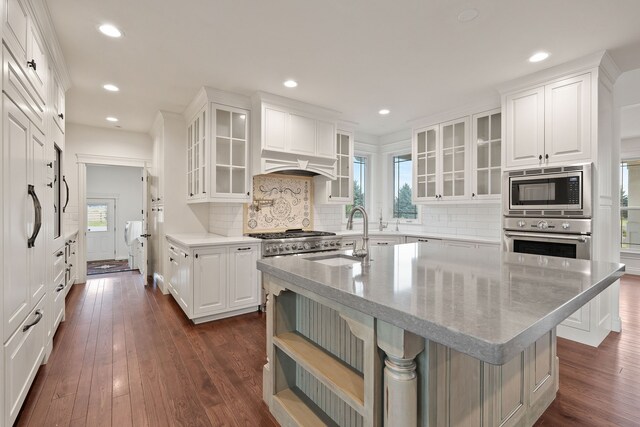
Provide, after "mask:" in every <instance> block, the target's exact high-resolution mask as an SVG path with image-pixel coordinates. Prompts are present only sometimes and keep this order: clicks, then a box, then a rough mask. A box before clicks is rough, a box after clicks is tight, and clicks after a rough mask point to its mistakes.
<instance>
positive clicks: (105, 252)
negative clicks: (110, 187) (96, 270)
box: [87, 199, 116, 261]
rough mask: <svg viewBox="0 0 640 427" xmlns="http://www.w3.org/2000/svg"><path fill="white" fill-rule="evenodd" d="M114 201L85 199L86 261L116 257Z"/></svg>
mask: <svg viewBox="0 0 640 427" xmlns="http://www.w3.org/2000/svg"><path fill="white" fill-rule="evenodd" d="M115 211H116V203H115V199H87V261H99V260H105V259H115V257H116V215H115Z"/></svg>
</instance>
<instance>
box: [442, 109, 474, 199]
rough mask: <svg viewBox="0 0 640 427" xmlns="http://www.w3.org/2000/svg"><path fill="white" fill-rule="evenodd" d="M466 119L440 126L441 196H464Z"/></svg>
mask: <svg viewBox="0 0 640 427" xmlns="http://www.w3.org/2000/svg"><path fill="white" fill-rule="evenodd" d="M467 124H468V119H461V120H456V121H453V122H448V123H444V124H442V125H441V127H440V128H441V132H442V151H441V154H442V196H443V197H463V196H464V195H465V179H466V177H465V168H466V156H467V153H466V141H467V138H466V133H467V128H468V126H467Z"/></svg>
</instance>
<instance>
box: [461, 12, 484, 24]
mask: <svg viewBox="0 0 640 427" xmlns="http://www.w3.org/2000/svg"><path fill="white" fill-rule="evenodd" d="M478 15H480V12H478V9H465V10H463V11H462V12H460V13H459V14H458V21H459V22H469V21H473V20H474V19H476V18H477V17H478Z"/></svg>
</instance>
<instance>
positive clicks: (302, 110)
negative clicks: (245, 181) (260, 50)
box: [253, 93, 337, 179]
mask: <svg viewBox="0 0 640 427" xmlns="http://www.w3.org/2000/svg"><path fill="white" fill-rule="evenodd" d="M253 106H254V108H253V110H254V111H256V112H257V111H259V112H260V117H257V118H255V120H254V123H255V124H254V132H255V133H256V134H259V135H260V138H259V139H256V140H255V142H254V150H255V151H254V152H255V153H256V154H259V156H258V155H256V157H255V158H254V160H253V172H254V174H262V173H269V172H279V171H285V170H290V169H297V170H306V171H309V172H312V173H317V174H320V175H323V176H325V177H327V178H329V179H335V178H336V172H337V170H336V161H337V159H336V153H337V152H336V142H335V138H336V117H337V113H336V112H333V111H331V110H326V109H324V108H320V107H316V106H313V105H308V104H304V103H301V102H298V101H294V100H290V99H287V98H282V97H279V96H276V95H270V94H264V93H258V94H256V96H255V97H254V104H253Z"/></svg>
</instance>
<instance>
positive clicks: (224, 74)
mask: <svg viewBox="0 0 640 427" xmlns="http://www.w3.org/2000/svg"><path fill="white" fill-rule="evenodd" d="M48 5H49V8H50V11H51V16H52V18H53V23H54V26H55V28H56V32H57V34H58V37H59V41H60V44H61V47H62V51H63V53H64V56H65V59H66V62H67V65H68V67H69V70H70V75H71V80H72V87H71V89H70V90H69V91H68V92H67V117H68V119H69V121H71V122H76V123H82V124H87V125H93V126H106V127H112V126H113V125H111V124H108V123H107V122H105V120H104V118H105V117H106V116H116V117H118V118H120V122H119V123H118V125H120V126H121V127H122V128H123V129H127V130H132V131H142V132H147V131H148V130H149V128H150V127H151V123H152V121H153V118H154V115H155V113H156V112H157V111H158V110H160V109H162V110H168V111H174V112H182V111H183V110H184V108H185V107H186V105H187V104H188V103H189V101H190V100H191V98H192V97H193V96H194V95H195V94H196V92H197V90H198V88H200V87H201V86H203V85H206V86H211V87H215V88H218V89H223V90H228V91H232V92H237V93H243V94H246V95H250V94H252V93H253V92H255V91H257V90H263V91H267V92H271V93H275V94H278V95H283V96H288V97H291V98H296V99H299V100H302V101H306V102H309V103H313V104H317V105H321V106H324V107H329V108H332V109H335V110H338V111H340V112H342V113H343V118H344V119H346V120H350V121H354V122H357V123H358V124H359V126H358V129H359V130H360V131H363V132H367V133H370V134H373V135H383V134H387V133H390V132H394V131H397V130H400V129H404V128H407V127H408V124H407V121H408V120H411V119H415V118H417V117H422V116H426V115H430V114H434V113H437V112H441V111H444V110H448V109H451V108H455V107H459V106H461V105H464V104H465V103H468V102H478V101H479V100H483V99H493V98H492V97H495V96H496V93H495V91H494V90H493V89H492V88H493V87H495V86H496V85H497V84H499V83H501V82H505V81H507V80H510V79H513V78H516V77H520V76H523V75H526V74H529V73H531V72H534V71H536V70H539V69H542V68H546V67H549V66H552V65H556V64H560V63H563V62H566V61H568V60H571V59H575V58H578V57H580V56H583V55H586V54H590V53H593V52H596V51H599V50H604V49H609V50H610V51H611V52H612V55H613V58H614V60H615V61H616V62H617V63H618V65H619V66H620V67H621V68H622V69H623V71H624V70H629V69H634V68H639V67H640V23H639V20H638V18H639V17H640V1H638V0H615V1H604V0H562V1H558V0H535V1H531V0H500V1H497V0H395V1H388V0H387V1H384V0H348V1H347V0H321V1H311V0H306V1H305V0H267V1H265V0H253V1H251V0H226V1H221V0H189V1H178V0H134V1H131V0H109V1H104V0H83V1H77V0H48ZM467 8H476V9H478V10H479V11H480V15H479V17H478V18H477V19H475V20H474V21H471V22H468V23H460V22H458V20H457V18H456V17H457V15H458V14H459V13H460V12H461V11H462V10H464V9H467ZM104 22H110V23H113V24H116V25H117V26H118V27H120V28H121V29H122V30H123V31H124V33H125V37H123V38H121V39H110V38H107V37H104V36H103V35H101V34H100V33H98V31H97V30H96V28H97V26H98V25H100V24H102V23H104ZM538 50H547V51H549V52H550V53H551V57H550V58H549V59H548V60H547V61H544V62H542V63H538V64H530V63H528V62H527V58H528V57H529V56H530V55H531V54H532V53H534V52H535V51H538ZM287 78H294V79H296V80H297V81H298V82H299V86H298V88H296V89H286V88H285V87H283V86H282V82H283V81H284V80H285V79H287ZM107 82H110V83H115V84H116V85H118V86H119V87H120V89H121V91H120V92H119V93H108V92H106V91H104V90H103V89H102V85H103V84H104V83H107ZM383 107H386V108H389V109H390V110H391V114H390V115H389V116H386V117H381V116H379V115H378V114H377V111H378V110H379V109H380V108H383Z"/></svg>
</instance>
